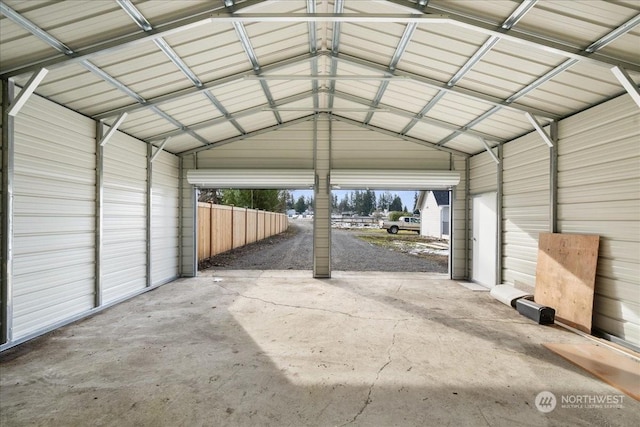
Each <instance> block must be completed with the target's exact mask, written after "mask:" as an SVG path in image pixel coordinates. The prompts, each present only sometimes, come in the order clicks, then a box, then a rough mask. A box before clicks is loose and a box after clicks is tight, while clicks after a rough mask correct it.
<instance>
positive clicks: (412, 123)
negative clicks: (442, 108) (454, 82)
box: [400, 90, 447, 135]
mask: <svg viewBox="0 0 640 427" xmlns="http://www.w3.org/2000/svg"><path fill="white" fill-rule="evenodd" d="M446 94H447V92H445V91H443V90H441V91H439V92H438V93H437V94H436V96H434V97H433V98H431V101H429V103H428V104H427V105H425V106H424V107H422V110H420V112H419V113H418V114H416V116H415V117H414V118H412V119H411V121H410V122H409V124H407V125H406V126H405V127H404V129H402V130H401V131H400V133H401V134H403V135H404V134H406V133H407V132H409V131H410V130H411V129H413V127H414V126H415V125H416V124H417V123H418V122H420V121H421V120H422V119H423V118H424V116H426V115H427V113H428V112H429V110H431V109H432V108H433V107H435V105H436V104H437V103H438V102H440V100H441V99H442V98H443V97H444V96H445V95H446Z"/></svg>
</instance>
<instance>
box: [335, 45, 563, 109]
mask: <svg viewBox="0 0 640 427" xmlns="http://www.w3.org/2000/svg"><path fill="white" fill-rule="evenodd" d="M336 59H337V60H338V61H344V62H345V63H348V64H351V65H357V66H360V67H362V68H366V69H368V70H372V71H375V72H381V73H386V75H388V76H403V77H406V78H409V79H411V80H413V81H415V82H417V83H421V84H424V85H425V86H428V87H431V88H434V89H443V90H444V91H445V92H448V93H453V94H456V95H460V96H463V97H465V98H469V99H473V100H476V101H481V102H486V103H489V104H493V105H501V106H502V107H504V108H506V109H509V110H511V111H517V112H522V113H524V112H527V111H528V112H530V113H531V114H534V115H536V116H538V117H545V118H549V119H559V118H560V116H558V115H557V114H554V113H551V112H549V111H544V110H540V109H537V108H532V107H527V106H524V105H514V104H509V103H507V102H506V101H505V100H503V99H501V98H498V97H496V96H491V95H487V94H485V93H481V92H476V91H474V90H471V89H465V88H462V87H458V86H454V87H449V86H447V84H446V83H443V82H441V81H439V80H435V79H432V78H429V77H425V76H421V75H419V74H414V73H410V72H408V71H401V70H396V71H394V72H393V73H391V72H389V71H388V69H387V67H386V66H384V65H382V64H377V63H375V62H371V61H368V60H365V59H360V58H356V57H354V56H350V55H345V54H342V53H341V54H339V55H338V56H336Z"/></svg>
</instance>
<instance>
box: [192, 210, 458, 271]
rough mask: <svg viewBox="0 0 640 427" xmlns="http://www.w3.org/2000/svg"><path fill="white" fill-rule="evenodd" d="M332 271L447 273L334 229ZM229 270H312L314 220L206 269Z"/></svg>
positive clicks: (293, 224) (299, 222)
mask: <svg viewBox="0 0 640 427" xmlns="http://www.w3.org/2000/svg"><path fill="white" fill-rule="evenodd" d="M331 241H332V246H331V269H332V270H335V271H408V272H433V273H446V272H447V269H446V267H443V266H442V265H438V263H436V262H433V261H430V260H428V259H424V258H418V257H416V256H412V255H408V254H406V253H401V252H396V251H391V250H389V249H385V248H382V247H379V246H376V245H373V244H371V243H367V242H364V241H362V240H360V239H358V238H357V237H356V233H355V232H353V231H348V230H340V229H333V230H332V235H331ZM208 267H211V268H215V269H228V270H312V269H313V221H309V220H292V221H291V222H290V226H289V230H287V231H286V232H285V233H283V234H280V235H278V236H273V237H271V238H268V239H265V240H262V241H260V242H258V243H255V244H251V245H248V246H245V247H243V248H238V249H235V250H233V251H230V252H226V253H224V254H220V255H217V256H215V257H213V258H211V259H210V260H209V261H206V262H205V263H203V265H201V269H202V268H208Z"/></svg>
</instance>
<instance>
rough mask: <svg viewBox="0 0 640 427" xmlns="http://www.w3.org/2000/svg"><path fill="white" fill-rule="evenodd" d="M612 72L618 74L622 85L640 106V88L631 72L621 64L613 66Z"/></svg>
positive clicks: (617, 76) (617, 77)
mask: <svg viewBox="0 0 640 427" xmlns="http://www.w3.org/2000/svg"><path fill="white" fill-rule="evenodd" d="M611 72H612V73H613V75H614V76H616V79H618V81H619V82H620V84H621V85H622V87H623V88H624V89H625V90H626V91H627V93H628V94H629V96H631V98H632V99H633V101H634V102H635V103H636V105H637V106H638V107H640V89H638V85H637V84H636V83H635V82H634V81H633V79H632V78H631V76H630V75H629V73H627V71H626V70H625V69H624V68H622V67H619V66H615V67H613V68H612V69H611Z"/></svg>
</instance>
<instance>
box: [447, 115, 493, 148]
mask: <svg viewBox="0 0 640 427" xmlns="http://www.w3.org/2000/svg"><path fill="white" fill-rule="evenodd" d="M501 108H502V106H500V105H497V106H495V107H493V108H492V109H490V110H489V111H487V112H485V113H484V114H482V115H481V116H479V117H477V118H475V119H473V120H471V121H470V122H469V123H467V124H466V125H465V126H463V127H461V128H460V129H458V130H456V131H455V132H453V133H452V134H451V135H449V136H447V137H446V138H444V139H442V140H441V141H439V142H438V145H444V144H446V143H447V142H449V141H451V140H452V139H454V138H455V137H457V136H458V135H461V134H463V133H464V132H466V131H468V130H469V129H471V128H472V127H474V126H475V125H477V124H478V123H480V122H481V121H483V120H484V119H486V118H487V117H489V116H491V115H493V114H494V113H496V112H497V111H499V110H500V109H501Z"/></svg>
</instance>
